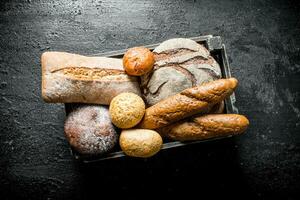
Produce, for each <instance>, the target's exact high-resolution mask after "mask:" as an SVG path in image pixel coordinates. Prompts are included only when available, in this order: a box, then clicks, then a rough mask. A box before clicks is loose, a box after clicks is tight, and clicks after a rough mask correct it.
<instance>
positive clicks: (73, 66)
mask: <svg viewBox="0 0 300 200" xmlns="http://www.w3.org/2000/svg"><path fill="white" fill-rule="evenodd" d="M41 64H42V97H43V99H44V100H45V101H46V102H52V103H74V102H81V103H97V104H104V105H108V104H109V103H110V101H111V100H112V98H113V97H115V96H116V95H118V94H120V93H122V92H133V93H135V94H137V95H141V93H140V88H139V83H138V79H137V78H136V77H132V76H128V75H127V74H126V73H125V71H124V70H123V64H122V60H121V59H116V58H105V57H87V56H82V55H77V54H71V53H64V52H45V53H43V54H42V57H41Z"/></svg>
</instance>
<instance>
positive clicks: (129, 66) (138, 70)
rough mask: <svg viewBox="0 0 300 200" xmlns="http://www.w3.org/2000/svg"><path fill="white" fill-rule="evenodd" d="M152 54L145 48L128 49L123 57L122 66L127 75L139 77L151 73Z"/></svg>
mask: <svg viewBox="0 0 300 200" xmlns="http://www.w3.org/2000/svg"><path fill="white" fill-rule="evenodd" d="M154 61H155V60H154V54H153V53H152V52H151V51H150V50H149V49H147V48H145V47H134V48H130V49H129V50H128V51H127V52H126V53H125V54H124V57H123V66H124V69H125V71H126V73H127V74H129V75H131V76H141V75H144V74H146V73H147V72H149V71H151V70H152V68H153V65H154Z"/></svg>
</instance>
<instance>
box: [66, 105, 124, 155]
mask: <svg viewBox="0 0 300 200" xmlns="http://www.w3.org/2000/svg"><path fill="white" fill-rule="evenodd" d="M64 129H65V136H66V138H67V140H68V141H69V143H70V145H71V146H72V147H73V148H74V149H75V150H76V151H77V152H79V153H81V154H91V155H94V154H104V153H107V152H109V151H110V150H111V149H112V148H113V147H114V146H115V145H116V144H117V142H118V134H117V131H116V127H114V125H113V124H112V123H111V120H110V116H109V112H108V108H107V107H106V106H96V105H95V106H94V105H93V106H92V105H85V106H81V107H79V108H77V109H75V110H74V111H72V112H71V113H70V114H69V115H68V116H67V119H66V121H65V126H64Z"/></svg>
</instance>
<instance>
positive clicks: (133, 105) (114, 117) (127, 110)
mask: <svg viewBox="0 0 300 200" xmlns="http://www.w3.org/2000/svg"><path fill="white" fill-rule="evenodd" d="M109 113H110V116H111V121H112V122H113V124H114V125H116V126H117V127H119V128H131V127H133V126H135V125H137V124H138V123H139V122H140V121H141V119H142V118H143V116H144V113H145V103H144V101H143V99H142V98H141V97H139V96H138V95H136V94H133V93H121V94H119V95H117V96H116V97H114V98H113V100H112V101H111V104H110V106H109Z"/></svg>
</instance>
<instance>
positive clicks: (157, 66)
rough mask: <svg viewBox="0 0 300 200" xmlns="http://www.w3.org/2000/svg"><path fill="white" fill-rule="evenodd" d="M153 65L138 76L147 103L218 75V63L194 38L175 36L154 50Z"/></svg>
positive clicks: (159, 99) (219, 72) (150, 103)
mask: <svg viewBox="0 0 300 200" xmlns="http://www.w3.org/2000/svg"><path fill="white" fill-rule="evenodd" d="M153 53H154V56H155V63H154V68H153V70H152V71H150V72H149V73H147V74H145V75H144V76H142V77H141V80H142V83H141V86H142V92H143V95H144V97H145V99H146V101H147V104H148V105H149V106H151V105H154V104H156V103H157V102H159V101H161V100H163V99H165V98H167V97H169V96H172V95H175V94H177V93H179V92H181V91H182V90H184V89H187V88H191V87H194V86H196V85H200V84H202V83H204V82H208V81H212V80H216V79H219V78H221V69H220V66H219V65H218V63H217V62H216V61H215V60H214V58H213V57H212V56H210V53H209V51H208V50H207V49H206V48H205V47H204V46H202V45H200V44H198V43H197V42H195V41H193V40H190V39H185V38H175V39H170V40H167V41H165V42H163V43H161V44H160V45H159V46H158V47H156V48H155V49H154V50H153Z"/></svg>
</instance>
